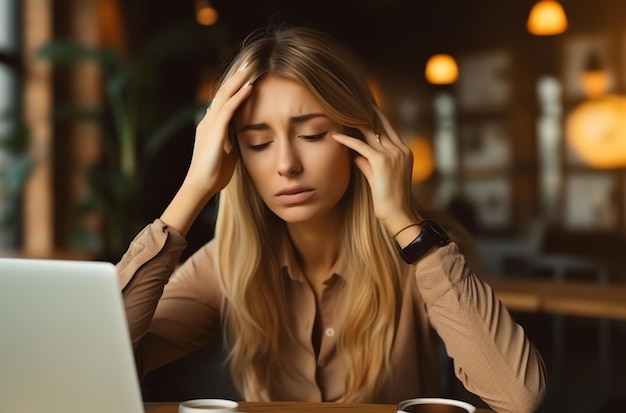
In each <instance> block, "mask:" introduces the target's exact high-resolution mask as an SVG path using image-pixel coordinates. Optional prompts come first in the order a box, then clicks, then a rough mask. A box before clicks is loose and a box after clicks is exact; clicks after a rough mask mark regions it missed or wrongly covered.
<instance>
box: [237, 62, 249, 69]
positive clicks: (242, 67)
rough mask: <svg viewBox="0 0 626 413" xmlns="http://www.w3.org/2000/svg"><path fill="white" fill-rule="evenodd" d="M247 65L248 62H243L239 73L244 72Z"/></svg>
mask: <svg viewBox="0 0 626 413" xmlns="http://www.w3.org/2000/svg"><path fill="white" fill-rule="evenodd" d="M248 63H249V62H247V61H246V62H245V63H244V64H243V65H241V67H240V68H239V71H240V72H241V71H242V70H245V68H246V67H248Z"/></svg>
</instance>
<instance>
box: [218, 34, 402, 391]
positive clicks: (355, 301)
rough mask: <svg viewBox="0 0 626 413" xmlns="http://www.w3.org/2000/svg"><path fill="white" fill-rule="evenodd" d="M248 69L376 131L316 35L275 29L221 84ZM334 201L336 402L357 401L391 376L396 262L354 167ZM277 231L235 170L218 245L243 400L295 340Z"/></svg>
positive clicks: (333, 48) (355, 78)
mask: <svg viewBox="0 0 626 413" xmlns="http://www.w3.org/2000/svg"><path fill="white" fill-rule="evenodd" d="M246 63H247V64H251V65H254V67H255V68H256V72H257V73H256V75H257V76H277V77H283V78H287V79H291V80H294V81H297V82H299V83H301V84H302V85H304V86H305V87H307V88H308V90H309V91H310V92H311V93H312V94H313V96H314V97H315V98H316V99H317V101H318V102H319V103H320V105H321V106H322V107H323V109H324V110H325V112H326V114H327V115H328V116H329V118H331V119H332V120H334V121H336V122H337V123H339V124H340V125H344V129H345V130H346V132H348V133H351V134H353V135H359V132H358V128H360V127H365V128H370V129H375V130H380V128H381V126H380V121H379V119H378V118H377V116H376V113H375V110H374V99H373V96H372V94H371V91H370V90H369V88H368V85H367V80H366V76H365V73H364V71H363V70H362V69H360V64H359V63H358V62H357V61H356V59H355V58H354V57H353V56H352V55H351V53H350V52H349V51H348V50H347V49H346V48H345V47H344V46H343V45H341V44H339V43H337V42H336V41H335V40H333V39H332V38H331V37H329V36H327V35H325V34H323V33H320V32H318V31H316V30H313V29H308V28H279V29H273V30H272V31H271V32H267V33H264V34H263V35H257V36H256V37H253V38H249V39H247V40H246V41H245V42H244V44H243V46H242V49H241V51H240V52H239V54H238V55H237V56H236V57H235V59H234V60H233V61H232V63H231V65H230V67H229V68H228V70H227V71H226V73H225V75H224V76H223V77H222V80H221V83H223V82H225V81H226V80H227V79H228V78H229V77H230V76H232V75H233V74H234V73H235V72H236V71H237V70H238V69H239V68H240V67H242V65H244V64H246ZM361 137H362V136H361ZM341 202H342V203H343V207H344V211H345V212H344V213H345V219H344V220H342V223H343V224H342V226H343V227H342V228H341V230H340V234H341V235H340V236H341V244H340V245H342V248H345V251H342V254H343V256H344V257H346V259H347V262H348V265H349V266H350V274H341V275H342V276H346V277H348V278H347V279H346V285H347V287H346V294H347V295H346V299H345V300H344V301H345V302H346V308H345V310H344V314H345V315H344V317H345V318H344V326H345V327H344V329H343V332H342V334H341V335H340V336H339V337H338V345H339V350H340V351H341V354H342V355H343V357H344V359H345V363H346V371H347V375H346V378H345V389H344V396H343V398H342V400H343V401H352V402H356V401H362V402H365V401H369V400H371V399H372V397H373V395H374V392H375V390H376V386H377V384H378V383H379V382H380V380H382V379H383V378H384V377H386V375H387V374H389V365H390V353H391V346H392V343H393V339H394V332H395V325H396V322H395V321H396V296H397V294H398V274H400V272H401V271H402V264H401V262H400V260H399V258H398V255H397V252H396V251H395V244H394V242H393V240H392V238H391V237H390V236H389V235H388V234H387V232H386V230H385V229H384V227H383V226H382V224H381V223H380V222H379V221H378V219H377V218H376V216H375V215H374V210H373V203H372V199H371V193H370V188H369V185H368V183H367V181H366V179H365V177H364V176H363V174H362V173H361V172H360V171H359V170H358V168H356V167H355V166H354V165H353V167H352V171H351V178H350V184H349V186H348V189H347V191H346V193H345V194H344V196H343V198H342V200H341ZM285 231H286V225H285V223H284V222H283V221H282V220H280V219H279V218H278V217H277V216H276V215H274V214H273V213H272V212H271V211H270V210H269V208H267V206H266V205H265V204H264V203H263V201H262V200H261V197H260V195H259V194H258V192H257V190H256V188H255V187H254V185H253V183H252V180H251V178H250V177H249V175H248V173H247V172H246V169H245V167H244V165H243V162H239V164H238V165H237V167H236V168H235V172H234V175H233V177H232V179H231V181H230V182H229V184H228V185H227V186H226V188H224V190H223V191H222V193H221V195H220V201H219V210H218V217H217V225H216V238H217V239H218V245H217V251H218V266H219V270H220V271H219V274H220V282H221V286H222V288H223V290H224V293H225V300H226V302H225V308H226V312H225V318H224V322H225V325H226V329H225V331H226V339H227V342H228V344H229V347H230V359H231V370H232V375H233V379H234V381H235V384H236V385H237V387H238V388H239V390H240V391H242V392H243V394H244V395H246V394H249V392H252V391H263V390H264V389H267V387H268V383H269V376H270V374H271V373H270V372H271V371H272V369H273V368H276V367H280V364H281V349H280V348H279V343H280V342H281V341H280V340H279V338H281V337H283V338H284V335H285V334H286V335H287V337H288V338H289V339H293V337H294V333H293V331H292V330H291V326H292V325H293V324H292V322H291V321H290V314H291V313H290V312H289V311H288V309H287V304H286V299H285V288H284V284H283V283H284V279H283V277H282V276H281V275H282V273H281V271H283V270H282V269H281V263H280V251H279V247H278V246H277V243H276V240H280V239H283V236H284V234H285Z"/></svg>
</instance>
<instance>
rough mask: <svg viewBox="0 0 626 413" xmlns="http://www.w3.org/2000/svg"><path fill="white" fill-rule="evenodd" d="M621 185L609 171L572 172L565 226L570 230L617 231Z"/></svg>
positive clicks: (566, 192)
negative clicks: (619, 185) (619, 186)
mask: <svg viewBox="0 0 626 413" xmlns="http://www.w3.org/2000/svg"><path fill="white" fill-rule="evenodd" d="M618 190H619V188H618V183H617V179H616V177H615V175H614V174H612V173H608V172H601V171H594V172H579V173H572V174H570V175H569V176H568V177H567V180H566V182H565V193H564V203H563V205H564V211H563V212H564V213H563V220H564V226H565V227H566V228H567V229H570V230H609V231H611V230H615V229H616V228H617V227H618V225H619V222H618V211H617V205H618V199H617V196H618Z"/></svg>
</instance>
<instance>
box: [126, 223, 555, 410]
mask: <svg viewBox="0 0 626 413" xmlns="http://www.w3.org/2000/svg"><path fill="white" fill-rule="evenodd" d="M215 242H216V240H213V241H211V242H209V243H207V244H206V245H205V246H203V247H202V248H200V249H199V250H198V251H197V252H195V253H194V254H193V255H192V256H191V257H190V258H189V259H188V260H187V261H185V262H184V263H183V264H182V265H181V266H179V267H177V264H178V260H179V258H180V254H181V252H182V250H183V249H184V248H185V247H186V241H185V239H184V237H183V236H182V235H181V234H180V233H178V232H177V231H175V230H174V229H172V228H168V227H167V225H165V223H163V222H162V221H160V220H158V219H157V220H155V221H154V222H153V223H152V224H150V225H148V226H147V227H146V228H144V230H143V231H142V232H141V233H139V234H138V235H137V237H136V238H135V240H134V241H133V242H132V244H131V245H130V247H129V249H128V251H127V252H126V254H125V255H124V256H123V257H122V260H121V261H120V263H119V264H118V271H119V276H120V282H121V287H122V291H123V296H124V303H125V306H126V313H127V317H128V323H129V326H130V332H131V336H132V340H133V345H134V348H135V357H136V362H137V366H138V370H139V374H140V376H141V377H143V376H144V375H145V374H146V373H147V372H149V371H150V370H152V369H154V368H157V367H159V366H161V365H163V364H165V363H168V362H170V361H172V360H174V359H176V358H179V357H181V356H183V355H185V354H187V353H189V352H191V351H193V350H195V349H197V348H199V347H200V346H202V345H204V344H205V343H207V342H208V341H209V340H210V339H211V338H212V337H214V336H215V335H216V334H219V333H220V331H221V329H222V321H223V320H222V297H223V295H222V291H221V290H220V287H219V283H218V281H217V266H216V248H215V246H216V244H215ZM283 264H284V271H283V273H282V274H277V276H281V277H284V280H285V283H286V289H285V291H286V294H287V302H288V304H289V306H290V308H291V309H292V310H293V311H291V315H292V317H293V318H294V320H293V321H294V323H293V325H295V326H297V330H296V339H297V342H293V341H292V342H289V343H284V347H285V348H284V349H282V354H283V355H284V358H285V360H284V361H285V362H284V363H283V364H282V365H283V370H277V371H274V372H272V377H271V381H270V384H269V388H268V389H266V390H264V391H262V392H257V393H255V394H245V395H244V396H245V398H246V400H249V401H255V400H304V401H335V400H337V399H339V398H340V397H341V396H342V392H343V383H344V378H345V366H344V363H343V359H342V357H341V355H340V354H339V352H338V351H337V337H338V336H339V334H341V331H342V328H343V326H342V325H341V320H339V319H336V317H335V315H336V314H339V313H341V311H339V310H340V308H341V307H340V306H342V305H343V302H342V301H341V300H339V299H338V297H340V296H341V291H342V289H343V288H344V287H345V282H344V278H343V276H342V275H344V276H345V275H346V274H349V272H350V267H349V266H347V265H346V263H345V262H343V260H342V259H341V257H340V258H339V260H338V262H337V264H336V265H335V267H334V268H333V270H332V271H331V273H330V274H329V276H328V279H327V281H326V283H325V290H324V292H323V296H322V297H321V302H322V306H321V308H320V311H321V314H319V315H318V314H316V311H317V309H316V299H315V295H314V292H313V290H312V289H311V287H310V286H309V284H308V283H307V282H306V280H305V277H304V274H303V273H302V271H301V270H300V268H299V266H298V264H297V260H296V259H295V255H294V251H293V249H292V246H291V244H290V243H289V242H285V245H284V246H283ZM168 280H169V282H168ZM400 285H401V291H402V295H401V297H399V300H400V302H399V303H398V309H399V311H398V314H399V316H398V317H399V318H398V321H397V332H396V336H395V339H394V343H393V348H392V354H391V367H392V374H391V375H390V376H389V377H388V378H386V379H381V383H380V385H379V387H378V390H377V392H376V394H375V396H374V400H373V401H374V402H376V403H393V404H395V403H398V402H399V401H401V400H404V399H409V398H414V397H419V396H437V395H440V390H439V386H440V371H439V370H440V365H439V357H438V353H437V345H438V343H439V342H440V341H439V339H441V340H443V343H444V344H445V349H446V351H447V354H448V355H449V356H450V357H451V358H452V359H453V360H454V368H455V374H456V376H457V377H458V379H459V380H460V381H461V382H462V383H463V385H464V386H465V387H466V388H467V389H468V390H469V391H470V392H472V393H474V394H476V395H478V396H480V397H481V398H482V399H483V400H484V401H485V402H486V403H487V404H488V405H489V406H491V408H492V409H494V410H496V411H499V412H531V411H534V410H536V409H537V408H538V407H539V405H540V403H541V400H542V398H543V394H544V392H545V381H546V372H545V366H544V364H543V361H542V359H541V357H540V355H539V353H538V352H537V350H536V349H535V347H534V346H533V344H532V343H531V342H530V341H529V340H528V338H527V337H526V336H525V334H524V331H523V329H522V327H520V326H519V325H518V324H516V323H515V322H514V321H513V319H512V318H511V317H510V315H509V313H508V311H507V310H506V308H505V307H504V306H503V305H502V303H500V301H499V300H498V299H497V297H496V296H495V294H494V293H493V291H492V290H491V288H490V287H489V286H488V285H487V284H486V283H484V282H482V281H481V280H480V279H479V278H478V277H477V276H476V275H474V274H473V273H472V272H471V271H470V269H469V267H468V265H467V264H466V260H465V258H464V256H463V255H462V254H461V253H460V251H459V248H458V245H457V244H456V243H454V242H452V243H450V244H449V245H447V246H445V247H442V248H439V249H437V250H433V252H432V253H429V254H427V255H426V256H424V257H423V258H422V259H420V260H419V261H418V262H417V263H416V264H414V265H407V266H406V271H405V273H404V274H402V276H401V279H400ZM316 316H318V320H319V321H318V322H319V323H321V329H320V331H322V337H321V345H320V347H319V352H318V353H316V351H315V350H314V348H313V340H312V333H313V326H314V321H315V319H316Z"/></svg>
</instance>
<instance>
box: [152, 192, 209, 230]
mask: <svg viewBox="0 0 626 413" xmlns="http://www.w3.org/2000/svg"><path fill="white" fill-rule="evenodd" d="M214 195H215V191H211V192H206V191H204V190H202V189H201V188H200V187H198V186H197V185H193V184H191V183H189V182H187V181H185V182H184V183H183V185H182V186H181V187H180V189H179V190H178V192H177V193H176V195H175V196H174V198H173V199H172V201H171V202H170V204H169V205H168V206H167V208H166V209H165V211H163V214H162V215H161V221H163V222H165V223H167V225H168V226H170V227H171V228H175V229H176V230H177V231H178V232H179V233H180V234H182V235H183V236H186V235H187V233H188V232H189V228H191V225H192V224H193V222H194V221H195V220H196V218H197V217H198V214H199V213H200V211H202V209H203V208H204V207H205V206H206V205H207V203H208V202H209V200H210V199H211V198H212V197H213V196H214Z"/></svg>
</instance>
